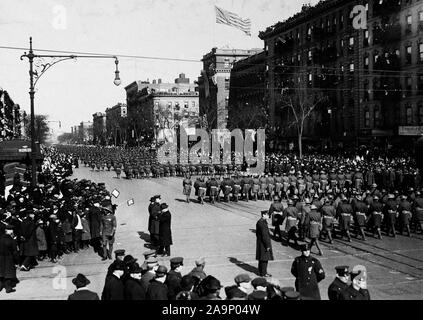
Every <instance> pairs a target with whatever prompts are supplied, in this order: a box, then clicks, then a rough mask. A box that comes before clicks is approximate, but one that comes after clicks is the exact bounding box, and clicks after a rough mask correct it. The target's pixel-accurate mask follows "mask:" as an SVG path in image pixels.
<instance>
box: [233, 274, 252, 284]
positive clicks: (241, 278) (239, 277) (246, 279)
mask: <svg viewBox="0 0 423 320" xmlns="http://www.w3.org/2000/svg"><path fill="white" fill-rule="evenodd" d="M234 281H235V283H242V282H250V281H251V278H250V276H249V275H248V274H246V273H241V274H239V275H237V276H236V277H235V278H234Z"/></svg>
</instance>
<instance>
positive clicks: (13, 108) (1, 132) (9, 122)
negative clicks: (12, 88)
mask: <svg viewBox="0 0 423 320" xmlns="http://www.w3.org/2000/svg"><path fill="white" fill-rule="evenodd" d="M22 131H23V128H22V123H21V112H20V107H19V105H18V104H15V103H14V102H13V100H12V98H11V97H10V96H9V94H8V92H7V91H6V90H4V89H2V88H1V87H0V141H3V140H12V139H17V138H20V137H21V136H22Z"/></svg>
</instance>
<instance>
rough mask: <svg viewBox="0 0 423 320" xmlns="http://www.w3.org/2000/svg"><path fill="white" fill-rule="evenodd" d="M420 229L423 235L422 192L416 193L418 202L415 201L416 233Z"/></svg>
mask: <svg viewBox="0 0 423 320" xmlns="http://www.w3.org/2000/svg"><path fill="white" fill-rule="evenodd" d="M418 228H420V231H421V233H422V234H423V197H422V195H421V192H420V191H417V192H416V200H414V232H417V229H418Z"/></svg>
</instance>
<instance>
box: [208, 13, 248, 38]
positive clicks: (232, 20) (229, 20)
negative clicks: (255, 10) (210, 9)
mask: <svg viewBox="0 0 423 320" xmlns="http://www.w3.org/2000/svg"><path fill="white" fill-rule="evenodd" d="M215 10H216V23H221V24H226V25H228V26H232V27H235V28H238V29H240V30H241V31H243V32H244V33H245V34H247V35H249V36H251V20H250V19H242V18H241V17H240V16H238V15H237V14H235V13H232V12H229V11H226V10H223V9H221V8H219V7H217V6H215Z"/></svg>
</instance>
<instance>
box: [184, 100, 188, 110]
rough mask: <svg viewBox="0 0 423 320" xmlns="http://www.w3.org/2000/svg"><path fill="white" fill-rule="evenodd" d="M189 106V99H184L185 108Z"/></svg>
mask: <svg viewBox="0 0 423 320" xmlns="http://www.w3.org/2000/svg"><path fill="white" fill-rule="evenodd" d="M188 106H189V105H188V101H184V108H185V109H188Z"/></svg>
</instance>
